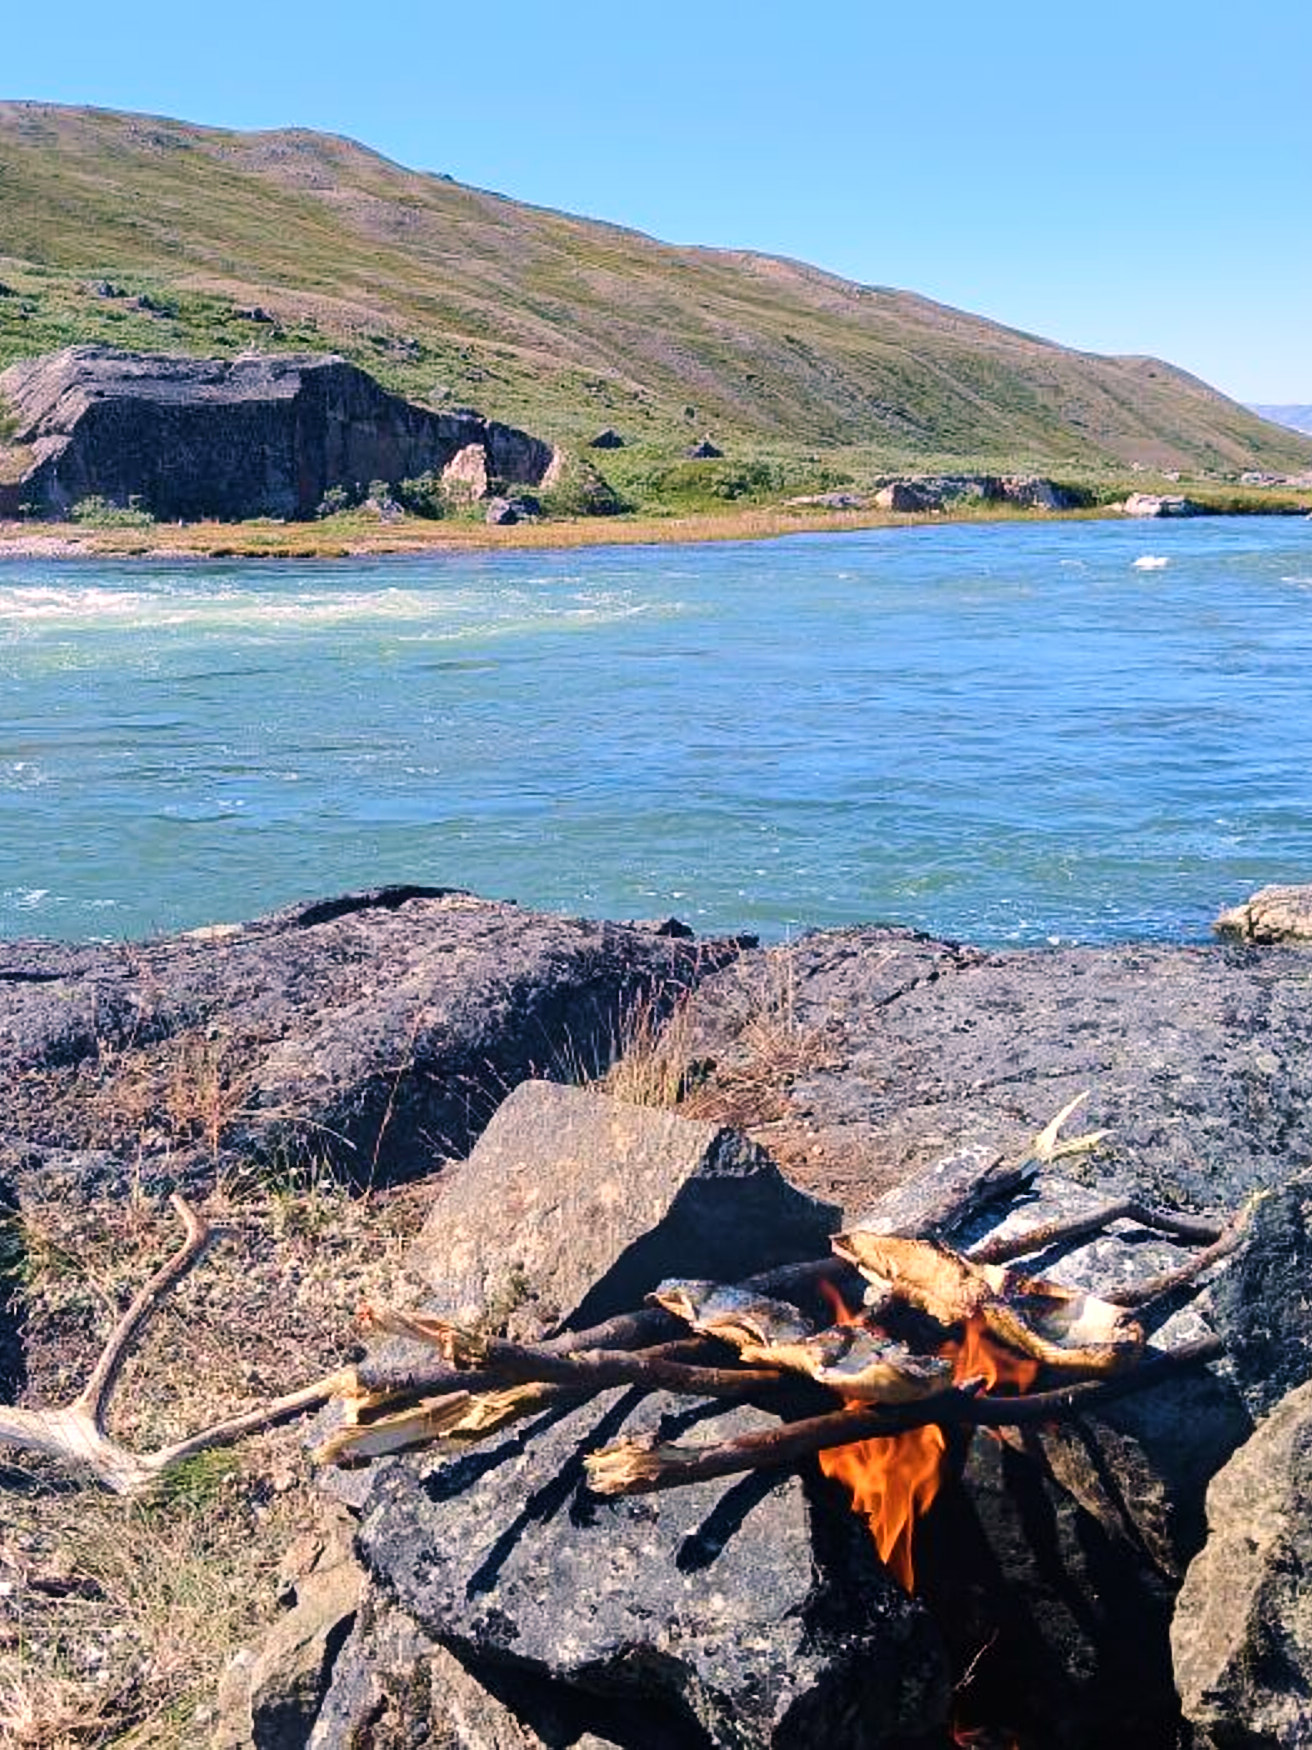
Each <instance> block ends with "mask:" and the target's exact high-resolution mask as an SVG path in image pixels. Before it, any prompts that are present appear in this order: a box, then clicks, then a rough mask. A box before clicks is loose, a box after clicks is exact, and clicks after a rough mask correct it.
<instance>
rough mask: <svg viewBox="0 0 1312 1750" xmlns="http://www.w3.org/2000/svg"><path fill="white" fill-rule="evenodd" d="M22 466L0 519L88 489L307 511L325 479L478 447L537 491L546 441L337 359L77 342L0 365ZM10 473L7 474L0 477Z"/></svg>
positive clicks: (204, 504)
mask: <svg viewBox="0 0 1312 1750" xmlns="http://www.w3.org/2000/svg"><path fill="white" fill-rule="evenodd" d="M0 405H4V406H6V407H7V408H8V410H9V413H10V420H9V424H10V428H11V429H10V442H11V445H12V450H13V452H15V453H16V454H17V457H18V458H19V465H18V466H16V467H12V468H9V469H6V470H3V471H0V515H2V514H9V515H13V514H16V513H17V511H18V509H19V506H20V505H24V504H26V505H32V506H34V507H36V509H37V511H38V512H39V513H41V514H46V515H59V514H61V513H64V512H66V511H67V510H68V509H69V508H70V507H71V506H73V505H75V504H76V503H78V501H79V500H80V499H84V498H89V497H92V496H95V495H99V496H102V497H105V498H108V499H111V500H113V501H114V502H116V503H126V502H127V500H128V499H129V498H130V497H133V496H135V497H138V498H140V500H141V502H142V504H143V505H144V506H145V507H146V508H147V509H148V510H150V511H152V512H153V513H154V515H156V516H157V517H161V518H183V519H184V520H194V519H197V518H201V517H220V518H224V519H239V518H243V517H252V516H280V517H296V518H304V517H311V516H313V515H314V513H315V510H316V509H317V507H318V505H319V503H320V501H321V500H322V498H323V496H324V494H325V492H326V491H327V490H328V489H329V488H330V487H333V486H342V487H346V488H347V489H348V490H349V489H351V488H353V487H356V486H357V485H358V486H361V487H363V486H366V485H367V484H368V482H369V481H371V480H386V481H389V482H395V481H399V480H403V479H407V478H411V477H413V476H415V475H419V474H423V473H425V472H427V471H429V470H434V471H440V470H441V469H442V468H444V467H445V466H446V465H447V463H448V462H450V461H451V459H452V458H453V457H454V456H455V455H457V454H458V453H459V452H460V451H462V450H465V449H468V448H470V447H471V446H476V447H477V448H479V449H480V450H482V451H483V452H484V453H485V454H486V457H487V472H488V473H489V474H490V475H492V476H495V477H498V478H500V479H502V480H506V481H512V482H515V483H516V484H523V485H537V484H538V483H539V482H540V481H541V479H542V477H543V475H544V474H545V473H546V471H547V469H548V467H549V466H550V464H551V459H552V450H551V447H550V445H548V444H546V443H543V442H542V441H541V440H540V439H538V438H534V437H530V436H529V435H528V433H527V432H522V431H517V430H515V429H514V428H513V427H512V426H506V425H499V424H497V423H496V422H495V421H491V420H485V419H483V418H481V417H480V416H479V415H478V414H474V413H467V412H461V413H433V412H431V411H430V410H429V409H427V408H424V407H418V406H416V405H414V404H413V403H412V402H408V401H403V400H401V399H400V398H399V397H398V396H395V395H390V394H388V392H387V391H386V390H385V389H383V388H381V387H380V386H379V384H377V383H376V382H375V381H374V380H373V378H372V377H370V376H368V375H367V374H366V373H365V372H364V371H361V370H359V369H357V367H356V366H354V365H351V364H347V363H346V361H345V360H344V359H340V358H334V357H330V356H320V355H315V354H301V355H288V356H285V357H281V358H277V357H257V358H239V359H197V358H178V357H170V356H165V355H157V354H138V353H126V352H119V351H116V350H115V349H113V348H110V347H98V346H75V347H69V348H67V349H66V350H65V351H64V352H60V353H53V354H50V355H48V356H47V357H44V358H39V359H35V360H29V361H25V362H22V363H20V364H16V365H12V366H11V367H10V368H9V369H8V370H7V371H5V372H4V373H3V374H0ZM6 481H7V482H8V483H7V484H6V483H5V482H6Z"/></svg>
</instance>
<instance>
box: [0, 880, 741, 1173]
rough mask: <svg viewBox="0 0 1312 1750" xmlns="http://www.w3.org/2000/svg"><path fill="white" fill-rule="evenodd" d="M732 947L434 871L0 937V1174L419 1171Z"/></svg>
mask: <svg viewBox="0 0 1312 1750" xmlns="http://www.w3.org/2000/svg"><path fill="white" fill-rule="evenodd" d="M734 952H736V947H735V945H732V944H727V943H719V944H713V943H696V942H693V941H690V940H687V939H685V938H684V937H680V936H675V935H671V934H667V933H664V931H663V930H662V929H661V928H659V927H656V926H628V925H622V924H607V923H594V922H591V921H588V920H584V919H577V918H562V917H554V916H549V915H544V914H540V913H535V912H529V911H523V910H521V909H520V908H519V907H517V906H514V905H508V904H501V903H497V902H494V901H488V900H480V899H475V898H472V897H471V896H469V895H467V894H462V893H457V892H452V891H447V890H442V889H437V888H417V887H400V888H385V889H379V890H376V891H371V892H366V893H357V894H348V895H345V896H343V897H341V898H338V899H332V900H323V901H319V902H316V903H313V904H307V905H302V906H296V907H292V908H290V909H288V910H286V911H282V912H277V913H274V914H273V915H272V916H270V917H267V918H263V919H259V920H257V921H256V922H254V923H249V924H240V925H232V926H224V927H217V928H213V929H207V930H202V931H195V932H192V933H190V934H188V935H183V936H176V937H172V938H169V939H167V940H163V941H160V942H155V943H148V944H123V945H117V946H108V947H104V946H91V947H69V946H62V945H59V944H55V943H49V942H23V941H14V942H4V943H0V1106H3V1108H4V1110H5V1113H6V1117H7V1119H8V1125H7V1130H6V1137H5V1148H6V1156H5V1157H4V1158H0V1170H3V1169H4V1168H5V1167H6V1166H8V1167H9V1170H10V1176H11V1177H13V1178H15V1179H17V1180H18V1181H19V1183H20V1189H21V1179H22V1176H23V1174H24V1173H27V1172H31V1171H37V1170H40V1168H41V1167H42V1165H43V1164H44V1162H45V1160H46V1157H47V1156H49V1157H50V1162H51V1165H52V1167H54V1168H55V1169H57V1170H58V1172H59V1173H60V1177H61V1184H62V1183H63V1182H64V1181H65V1180H66V1179H67V1177H68V1167H69V1163H70V1162H76V1161H77V1159H78V1158H79V1157H80V1156H85V1158H87V1159H96V1160H100V1161H103V1159H104V1157H105V1154H106V1153H108V1154H109V1155H110V1156H113V1155H119V1156H121V1157H122V1158H124V1159H125V1160H127V1161H132V1162H136V1163H138V1164H139V1165H141V1166H144V1169H145V1171H146V1173H147V1175H149V1173H150V1170H151V1167H152V1163H155V1162H160V1163H164V1164H165V1165H166V1166H167V1168H168V1170H169V1171H170V1172H179V1171H180V1172H182V1173H187V1172H188V1171H190V1172H191V1173H194V1174H199V1173H204V1174H212V1173H214V1172H216V1171H219V1170H222V1169H224V1168H229V1169H230V1168H232V1167H234V1166H240V1165H241V1164H242V1163H243V1161H249V1160H251V1159H254V1160H255V1161H257V1162H258V1161H261V1160H274V1161H275V1162H277V1163H278V1164H279V1165H281V1166H282V1167H283V1168H284V1169H286V1168H288V1167H293V1166H295V1165H296V1164H297V1163H298V1162H299V1161H302V1160H313V1161H316V1162H323V1161H328V1162H329V1163H331V1164H332V1165H333V1166H334V1167H336V1168H337V1169H339V1170H341V1171H343V1172H345V1173H347V1174H349V1175H351V1176H353V1177H354V1178H356V1179H357V1180H363V1181H369V1180H385V1179H388V1178H394V1179H395V1178H405V1177H413V1176H416V1175H418V1174H421V1173H424V1172H427V1171H431V1170H432V1169H433V1167H434V1166H436V1165H437V1164H438V1163H439V1162H440V1161H442V1160H443V1159H444V1158H446V1157H448V1156H452V1155H457V1156H458V1155H460V1154H462V1153H464V1152H465V1150H466V1149H467V1148H468V1146H469V1144H470V1143H471V1141H472V1140H473V1138H474V1136H476V1135H477V1133H478V1131H479V1130H480V1129H481V1128H482V1126H483V1124H484V1123H485V1122H486V1120H487V1118H488V1117H489V1116H490V1114H491V1113H492V1111H493V1110H494V1109H495V1107H496V1105H497V1104H498V1102H499V1101H500V1100H501V1098H502V1097H503V1096H504V1094H505V1092H506V1090H507V1089H508V1088H511V1087H513V1086H514V1085H515V1084H516V1083H517V1082H519V1081H522V1080H523V1079H524V1078H525V1077H528V1076H533V1075H559V1076H561V1077H563V1078H568V1077H569V1076H571V1075H578V1074H582V1073H588V1072H593V1071H596V1070H599V1069H601V1068H604V1067H605V1065H606V1064H607V1063H609V1061H610V1060H611V1058H612V1056H613V1055H614V1053H615V1051H616V1049H617V1046H618V1041H619V1040H620V1039H621V1038H622V1037H623V1034H624V1029H625V1026H626V1017H627V1015H628V1014H629V1013H630V1012H631V1010H632V1008H633V1006H634V1005H635V1004H648V1005H654V1006H655V1008H656V1010H657V1012H659V1009H660V1007H661V1005H662V1004H663V1003H665V1002H671V1001H673V1000H675V998H676V997H677V996H678V995H679V994H680V993H682V992H684V991H686V990H687V988H688V986H689V985H690V984H691V983H694V982H695V981H696V980H697V979H698V978H699V977H700V976H702V974H703V973H704V972H706V971H708V970H711V969H713V968H715V967H716V966H718V965H722V964H723V963H724V960H725V959H726V957H728V956H729V955H731V954H732V953H734ZM86 1151H92V1153H91V1154H90V1155H86ZM96 1151H99V1152H98V1153H97V1152H96ZM126 1183H127V1174H126V1171H125V1174H124V1185H125V1186H126ZM97 1189H98V1190H100V1191H105V1190H112V1187H110V1186H107V1185H105V1184H103V1183H100V1184H98V1186H97Z"/></svg>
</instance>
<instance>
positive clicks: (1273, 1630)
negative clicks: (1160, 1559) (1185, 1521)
mask: <svg viewBox="0 0 1312 1750" xmlns="http://www.w3.org/2000/svg"><path fill="white" fill-rule="evenodd" d="M1207 1516H1208V1521H1209V1523H1210V1526H1211V1535H1210V1537H1209V1538H1208V1541H1207V1547H1206V1548H1205V1549H1204V1551H1203V1553H1202V1554H1201V1555H1200V1556H1199V1557H1198V1559H1197V1561H1195V1563H1194V1564H1193V1566H1192V1567H1191V1568H1190V1570H1189V1573H1188V1576H1187V1578H1186V1580H1185V1583H1184V1587H1183V1589H1182V1590H1181V1593H1180V1597H1179V1601H1178V1603H1177V1605H1176V1612H1175V1621H1174V1623H1173V1625H1172V1629H1171V1644H1172V1647H1173V1649H1174V1653H1175V1672H1176V1681H1177V1683H1178V1685H1179V1689H1180V1697H1181V1701H1182V1703H1183V1706H1184V1715H1185V1718H1186V1719H1187V1720H1188V1721H1189V1723H1190V1724H1191V1725H1192V1726H1193V1728H1194V1732H1195V1740H1194V1741H1195V1743H1196V1744H1198V1745H1199V1747H1200V1750H1250V1747H1251V1750H1266V1747H1270V1750H1275V1747H1276V1746H1283V1745H1295V1744H1307V1743H1312V1383H1308V1384H1305V1385H1301V1386H1299V1387H1298V1388H1297V1390H1295V1391H1293V1392H1291V1393H1290V1394H1289V1395H1288V1397H1286V1398H1284V1399H1283V1400H1282V1401H1281V1402H1280V1403H1279V1404H1278V1405H1277V1407H1276V1408H1275V1409H1274V1410H1273V1411H1272V1412H1271V1414H1270V1415H1269V1416H1268V1417H1267V1418H1266V1420H1265V1421H1263V1422H1262V1423H1260V1424H1259V1426H1258V1428H1257V1431H1256V1433H1255V1434H1254V1435H1253V1437H1252V1439H1251V1440H1250V1441H1249V1442H1248V1443H1247V1445H1245V1446H1244V1447H1242V1448H1241V1450H1240V1451H1239V1452H1237V1453H1236V1454H1235V1456H1234V1457H1233V1458H1232V1459H1231V1460H1230V1463H1229V1464H1228V1465H1226V1467H1225V1469H1224V1470H1222V1471H1221V1472H1220V1474H1219V1475H1218V1476H1217V1478H1216V1480H1215V1481H1214V1482H1213V1484H1212V1486H1211V1488H1210V1489H1209V1491H1208V1495H1207Z"/></svg>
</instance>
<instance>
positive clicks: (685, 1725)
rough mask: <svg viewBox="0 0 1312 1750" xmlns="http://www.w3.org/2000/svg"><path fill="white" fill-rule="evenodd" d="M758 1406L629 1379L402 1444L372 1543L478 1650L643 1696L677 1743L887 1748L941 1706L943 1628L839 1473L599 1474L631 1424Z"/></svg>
mask: <svg viewBox="0 0 1312 1750" xmlns="http://www.w3.org/2000/svg"><path fill="white" fill-rule="evenodd" d="M759 1423H760V1416H759V1413H756V1412H753V1411H751V1410H748V1409H744V1408H741V1407H737V1406H734V1407H731V1408H728V1409H725V1408H723V1407H719V1408H717V1407H714V1406H712V1407H708V1406H705V1405H702V1406H696V1405H691V1406H690V1405H689V1404H688V1403H687V1402H686V1401H679V1400H674V1399H670V1398H665V1397H651V1398H646V1399H643V1400H642V1401H641V1402H640V1403H638V1404H636V1405H635V1404H634V1401H633V1396H632V1394H630V1393H626V1392H622V1391H614V1392H608V1393H606V1394H604V1395H603V1396H602V1397H600V1398H598V1399H596V1400H594V1401H593V1402H591V1403H589V1404H587V1405H585V1406H582V1407H581V1408H578V1409H575V1410H572V1411H568V1412H561V1411H557V1412H555V1413H552V1414H547V1415H544V1416H540V1417H538V1418H536V1419H535V1420H534V1421H533V1422H531V1423H527V1424H525V1425H524V1426H523V1427H522V1428H521V1429H520V1430H518V1431H516V1432H515V1433H513V1434H511V1435H509V1436H508V1437H506V1438H503V1439H498V1440H495V1441H491V1442H488V1443H487V1444H486V1445H485V1446H483V1447H481V1448H479V1449H478V1450H476V1451H475V1452H473V1453H470V1454H468V1455H467V1456H462V1457H455V1458H443V1457H441V1456H438V1455H431V1454H430V1455H418V1456H416V1457H415V1458H413V1459H407V1460H400V1461H391V1462H389V1463H388V1464H387V1465H386V1466H385V1467H382V1468H381V1474H380V1475H379V1477H378V1479H377V1481H376V1483H375V1485H374V1489H373V1492H372V1494H371V1497H370V1500H369V1503H368V1507H367V1509H366V1512H365V1515H364V1518H363V1521H362V1524H361V1530H360V1538H359V1547H360V1549H361V1552H362V1554H363V1557H364V1560H365V1562H366V1564H367V1566H368V1567H369V1569H370V1571H371V1573H372V1575H373V1577H374V1580H375V1582H376V1583H377V1584H378V1585H379V1586H380V1587H381V1588H382V1589H383V1591H384V1592H385V1593H386V1594H387V1595H388V1596H390V1597H392V1598H394V1599H396V1600H397V1602H398V1603H399V1604H400V1606H401V1607H402V1608H403V1609H404V1610H405V1611H406V1613H407V1614H408V1615H409V1616H411V1617H412V1618H413V1619H414V1620H415V1621H416V1622H417V1623H418V1624H419V1626H420V1627H421V1628H422V1629H423V1630H424V1631H425V1632H426V1633H427V1634H430V1635H432V1636H434V1637H436V1638H438V1639H440V1640H441V1641H442V1642H443V1644H444V1645H446V1646H447V1647H448V1648H450V1649H451V1650H453V1651H455V1652H456V1653H457V1654H458V1655H459V1656H460V1657H461V1658H464V1657H466V1656H468V1657H470V1658H473V1659H476V1660H478V1661H480V1662H481V1665H482V1666H483V1667H487V1666H489V1665H491V1666H498V1665H499V1666H501V1667H503V1668H504V1669H505V1670H506V1671H507V1672H508V1673H509V1674H511V1675H515V1674H518V1675H520V1676H523V1677H537V1678H545V1679H549V1680H552V1681H554V1682H557V1683H564V1684H567V1685H568V1686H569V1687H570V1688H571V1689H572V1690H574V1691H576V1692H577V1693H578V1694H580V1695H581V1696H583V1697H588V1696H591V1697H595V1698H599V1699H605V1700H607V1701H611V1702H629V1703H633V1704H635V1705H637V1706H640V1707H641V1708H642V1710H643V1712H644V1714H645V1715H646V1718H647V1721H648V1726H649V1734H648V1739H647V1741H648V1742H651V1741H652V1738H651V1736H650V1733H651V1730H652V1729H654V1728H655V1727H657V1726H663V1727H664V1731H665V1736H664V1738H663V1739H661V1740H658V1741H662V1742H664V1743H666V1744H668V1745H670V1746H671V1750H673V1746H678V1745H703V1744H709V1745H726V1746H727V1745H733V1746H737V1747H739V1750H755V1747H758V1746H759V1747H766V1746H769V1747H771V1750H803V1747H805V1750H811V1747H813V1746H815V1745H817V1744H824V1745H826V1746H830V1747H831V1750H878V1747H879V1746H880V1745H883V1744H886V1743H888V1742H889V1741H890V1740H892V1739H894V1738H896V1737H897V1736H899V1735H904V1736H911V1735H913V1734H915V1733H917V1732H925V1731H929V1730H932V1729H934V1728H935V1727H938V1726H941V1725H942V1723H943V1721H944V1716H945V1712H946V1705H947V1693H946V1691H947V1684H946V1676H945V1668H944V1664H943V1660H942V1657H941V1652H940V1643H939V1638H938V1635H937V1632H936V1631H935V1629H934V1627H933V1625H932V1624H931V1622H930V1620H929V1618H928V1617H927V1616H926V1614H925V1612H924V1610H923V1609H922V1608H921V1606H920V1605H919V1604H917V1603H916V1602H914V1601H913V1600H911V1599H909V1598H907V1597H906V1595H905V1594H904V1593H903V1592H902V1591H901V1590H900V1589H899V1588H898V1587H897V1586H895V1585H894V1584H893V1582H892V1581H891V1580H890V1579H889V1578H888V1576H887V1574H886V1573H885V1572H884V1570H883V1569H882V1567H881V1566H880V1564H879V1561H878V1559H877V1557H876V1555H875V1553H874V1546H873V1543H872V1541H871V1539H870V1537H869V1534H868V1532H867V1530H866V1528H865V1525H864V1524H863V1522H862V1521H861V1520H859V1519H858V1518H857V1517H856V1516H855V1515H854V1514H851V1513H849V1512H847V1511H846V1510H845V1509H844V1508H843V1507H842V1505H841V1503H837V1504H835V1503H834V1502H833V1501H832V1500H831V1499H830V1498H829V1497H828V1495H827V1493H826V1492H824V1491H823V1490H821V1486H820V1485H819V1484H815V1485H812V1484H809V1483H807V1482H805V1481H804V1480H803V1479H802V1478H801V1477H799V1476H796V1475H790V1474H785V1475H772V1474H769V1473H759V1474H756V1475H753V1476H747V1477H742V1478H731V1479H729V1480H728V1481H723V1480H721V1481H716V1482H709V1483H699V1484H694V1485H692V1486H689V1487H685V1488H680V1489H675V1490H671V1491H670V1492H668V1493H665V1494H660V1495H651V1496H640V1497H635V1498H631V1499H600V1498H597V1497H595V1496H592V1495H590V1494H589V1493H587V1491H586V1490H585V1489H584V1487H583V1466H582V1460H583V1456H584V1454H585V1453H586V1452H588V1451H590V1450H592V1449H593V1448H595V1447H598V1446H601V1445H603V1444H605V1443H606V1442H607V1441H608V1440H612V1439H615V1438H616V1437H618V1436H619V1435H621V1434H630V1433H639V1432H643V1431H647V1432H657V1431H659V1432H660V1433H661V1434H662V1435H666V1436H669V1437H674V1436H675V1435H676V1434H677V1435H679V1436H680V1437H682V1438H685V1439H687V1438H692V1439H702V1440H715V1439H724V1438H729V1437H731V1436H732V1435H734V1434H736V1433H741V1432H744V1431H745V1430H746V1429H747V1428H749V1427H752V1426H757V1425H759ZM816 1491H819V1492H820V1495H821V1496H822V1497H823V1498H817V1493H816ZM602 1733H603V1735H609V1734H607V1733H606V1731H605V1728H604V1727H602ZM622 1741H625V1742H628V1741H630V1740H628V1739H624V1740H622ZM636 1741H639V1742H640V1741H641V1740H636Z"/></svg>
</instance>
